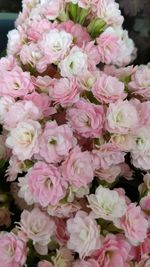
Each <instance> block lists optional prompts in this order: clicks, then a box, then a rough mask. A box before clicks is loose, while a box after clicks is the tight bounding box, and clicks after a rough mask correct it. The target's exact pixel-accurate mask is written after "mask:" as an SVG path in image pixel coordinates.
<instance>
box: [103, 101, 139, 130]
mask: <svg viewBox="0 0 150 267" xmlns="http://www.w3.org/2000/svg"><path fill="white" fill-rule="evenodd" d="M138 124H139V117H138V112H137V110H136V108H135V107H134V105H133V104H132V103H131V102H130V101H128V100H125V101H123V100H118V101H117V102H115V103H111V104H110V105H109V107H108V109H107V114H106V130H107V131H109V132H110V133H116V134H127V133H129V132H132V131H135V129H136V128H137V127H138Z"/></svg>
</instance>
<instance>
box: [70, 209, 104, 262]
mask: <svg viewBox="0 0 150 267" xmlns="http://www.w3.org/2000/svg"><path fill="white" fill-rule="evenodd" d="M67 230H68V233H69V236H70V237H69V240H68V242H67V247H68V248H69V249H71V250H73V251H74V252H78V253H79V257H80V258H81V259H82V258H85V257H86V256H90V255H91V253H92V252H94V251H95V250H96V249H98V248H100V245H101V241H100V234H99V232H100V228H99V226H98V225H97V223H96V221H95V220H93V219H92V218H90V217H89V216H88V214H87V213H86V212H84V211H78V212H77V213H76V215H75V217H74V218H70V219H69V220H68V221H67Z"/></svg>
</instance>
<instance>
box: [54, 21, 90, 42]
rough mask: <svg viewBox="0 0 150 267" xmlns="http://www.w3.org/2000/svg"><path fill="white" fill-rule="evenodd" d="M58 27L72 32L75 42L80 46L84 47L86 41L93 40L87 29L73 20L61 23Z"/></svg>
mask: <svg viewBox="0 0 150 267" xmlns="http://www.w3.org/2000/svg"><path fill="white" fill-rule="evenodd" d="M57 28H58V29H60V30H64V31H66V32H68V33H70V34H71V35H72V36H73V41H74V43H75V44H76V45H78V46H79V47H82V45H83V44H84V43H88V42H89V41H90V40H91V38H90V35H89V34H88V32H87V29H86V28H85V27H82V26H81V25H80V24H75V23H74V22H73V21H71V20H68V21H65V22H63V23H61V24H59V25H58V26H57Z"/></svg>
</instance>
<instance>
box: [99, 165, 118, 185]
mask: <svg viewBox="0 0 150 267" xmlns="http://www.w3.org/2000/svg"><path fill="white" fill-rule="evenodd" d="M121 171H122V170H121V167H120V166H119V165H111V166H110V167H109V168H108V169H102V168H100V169H98V170H96V171H95V176H96V177H98V178H99V179H100V180H101V181H105V182H107V183H113V182H115V181H116V180H117V178H118V177H119V176H120V175H121V173H122V172H121Z"/></svg>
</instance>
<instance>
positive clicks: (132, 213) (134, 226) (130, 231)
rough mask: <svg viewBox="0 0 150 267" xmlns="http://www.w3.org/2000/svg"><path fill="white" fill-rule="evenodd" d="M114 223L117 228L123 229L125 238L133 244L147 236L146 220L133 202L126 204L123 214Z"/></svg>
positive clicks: (138, 242) (135, 244)
mask: <svg viewBox="0 0 150 267" xmlns="http://www.w3.org/2000/svg"><path fill="white" fill-rule="evenodd" d="M115 224H116V226H117V227H118V228H120V229H122V230H124V232H125V236H126V238H127V239H128V240H129V242H130V243H131V244H132V245H133V246H137V245H139V244H140V243H142V242H144V239H145V238H146V236H147V230H148V221H147V219H146V218H145V217H144V213H142V210H141V208H140V206H136V204H135V203H131V204H129V205H128V206H127V209H126V213H125V215H124V216H123V217H122V218H120V219H119V220H118V221H116V223H115ZM141 225H142V227H141Z"/></svg>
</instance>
